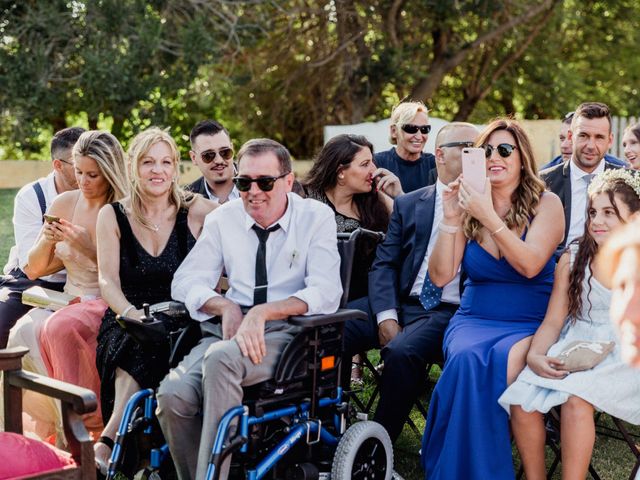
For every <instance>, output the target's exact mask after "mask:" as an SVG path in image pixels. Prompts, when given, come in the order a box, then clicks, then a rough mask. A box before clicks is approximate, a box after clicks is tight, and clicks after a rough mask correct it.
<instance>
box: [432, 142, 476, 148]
mask: <svg viewBox="0 0 640 480" xmlns="http://www.w3.org/2000/svg"><path fill="white" fill-rule="evenodd" d="M473 143H474V142H449V143H443V144H442V145H440V146H439V147H438V148H446V147H467V148H471V147H473Z"/></svg>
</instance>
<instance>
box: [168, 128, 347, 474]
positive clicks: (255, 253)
mask: <svg viewBox="0 0 640 480" xmlns="http://www.w3.org/2000/svg"><path fill="white" fill-rule="evenodd" d="M238 167H239V174H238V177H236V178H235V179H234V182H235V184H236V187H237V188H238V190H239V191H240V192H241V193H240V195H241V197H242V201H241V202H229V203H228V204H225V205H223V206H221V207H220V208H218V209H216V210H215V211H214V212H213V213H212V214H211V215H209V216H208V217H207V220H206V222H205V225H204V231H203V233H202V235H201V236H200V238H199V239H198V242H197V243H196V245H195V246H194V248H193V250H192V251H191V252H190V253H189V255H188V256H187V257H186V259H185V261H184V262H183V264H182V265H181V266H180V268H179V269H178V271H177V272H176V274H175V276H174V280H173V283H172V296H173V298H175V299H176V300H178V301H182V302H184V303H185V305H186V307H187V309H188V310H189V313H190V315H191V317H192V318H193V319H194V320H197V321H200V322H202V323H201V330H202V333H203V338H202V339H201V340H200V341H199V343H198V344H197V345H196V346H195V347H194V348H193V349H192V350H191V351H190V352H189V353H188V354H187V355H186V357H185V358H184V359H183V360H182V361H181V362H180V364H179V365H178V366H177V367H176V368H174V369H173V370H171V371H170V373H169V374H168V375H167V377H166V378H165V379H164V380H163V381H162V383H161V384H160V387H159V389H158V393H157V400H158V408H157V414H158V419H159V421H160V425H161V427H162V431H163V433H164V435H165V437H166V439H167V442H168V445H169V449H170V451H171V455H172V457H173V461H174V464H175V467H176V470H177V473H178V477H179V478H181V479H190V478H198V479H203V478H205V476H206V474H207V465H208V464H209V460H210V457H211V451H212V447H213V445H214V440H215V437H216V432H217V430H218V427H219V424H220V421H221V419H222V417H223V415H224V414H225V413H226V412H227V411H228V410H229V409H230V408H232V407H237V406H239V405H241V403H242V399H243V387H247V386H251V385H256V384H258V383H260V382H263V381H265V380H268V379H270V378H273V376H274V373H277V372H274V369H275V367H276V365H277V363H278V359H279V357H280V354H281V352H282V351H283V350H284V349H285V348H286V347H287V346H288V345H289V344H290V342H291V340H292V339H293V338H294V335H295V334H296V333H297V332H298V331H299V330H300V327H298V326H296V325H293V324H292V323H290V322H288V321H287V319H288V318H289V317H290V316H293V315H315V314H324V313H332V312H335V311H336V309H337V308H338V305H339V302H340V297H341V293H342V288H341V283H340V274H339V268H340V259H339V256H338V251H337V247H336V240H335V231H336V225H335V220H334V215H333V212H332V211H331V209H330V208H328V207H327V206H325V205H322V204H320V203H319V202H315V201H313V200H305V199H302V198H300V197H299V196H297V195H295V194H292V193H290V192H291V187H292V184H293V173H292V170H291V160H290V157H289V153H288V151H287V150H286V148H285V147H283V146H282V145H280V144H279V143H277V142H275V141H272V140H267V139H258V140H250V141H249V142H247V143H246V144H245V145H244V146H243V147H242V148H241V149H240V152H239V153H238ZM223 271H225V272H226V275H227V278H228V283H229V289H228V291H227V292H226V294H225V295H224V296H222V295H220V294H218V293H217V292H216V291H215V288H216V282H217V279H218V278H219V277H220V275H221V273H222V272H223ZM243 307H249V308H248V309H246V308H244V309H243ZM243 312H246V313H243ZM212 317H213V318H212ZM240 408H241V407H240ZM240 428H241V429H243V428H245V426H243V423H242V422H240ZM306 434H308V435H313V432H306ZM316 435H317V432H316ZM228 470H229V458H227V459H226V460H225V461H224V462H223V463H222V468H221V469H220V478H227V475H228Z"/></svg>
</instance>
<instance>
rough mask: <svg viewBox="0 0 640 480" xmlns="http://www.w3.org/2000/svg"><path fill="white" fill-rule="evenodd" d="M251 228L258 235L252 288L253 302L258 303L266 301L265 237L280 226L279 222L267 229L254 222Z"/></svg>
mask: <svg viewBox="0 0 640 480" xmlns="http://www.w3.org/2000/svg"><path fill="white" fill-rule="evenodd" d="M251 228H253V231H254V232H256V235H257V236H258V242H259V243H258V251H257V253H256V282H255V287H254V289H253V304H254V305H260V304H261V303H267V286H268V281H267V238H269V234H270V233H271V232H275V231H276V230H278V229H279V228H280V225H279V224H277V223H276V224H275V225H274V226H273V227H271V228H268V229H267V230H265V229H263V228H261V227H259V226H258V225H256V224H254V225H253V226H252V227H251Z"/></svg>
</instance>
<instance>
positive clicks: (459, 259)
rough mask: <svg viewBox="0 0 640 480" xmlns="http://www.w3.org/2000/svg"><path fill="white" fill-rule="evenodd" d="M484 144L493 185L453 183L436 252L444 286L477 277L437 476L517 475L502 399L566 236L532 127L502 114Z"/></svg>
mask: <svg viewBox="0 0 640 480" xmlns="http://www.w3.org/2000/svg"><path fill="white" fill-rule="evenodd" d="M477 144H478V145H479V146H481V147H482V148H483V149H484V150H485V153H486V177H487V179H486V181H485V188H484V192H483V193H480V192H478V191H476V190H475V189H473V188H472V187H471V186H470V184H469V183H470V182H469V181H468V180H467V179H465V178H464V174H463V176H462V177H461V178H459V179H458V180H456V181H455V182H453V183H451V184H449V191H448V192H445V194H443V210H444V216H443V221H442V223H441V224H440V234H439V235H438V237H437V241H436V245H435V247H434V250H433V253H432V254H431V256H430V259H429V267H428V276H429V279H430V280H431V282H432V283H433V284H434V285H435V286H436V287H441V286H443V285H446V284H447V283H448V282H449V281H450V280H451V279H452V278H453V277H454V276H455V275H456V273H457V271H458V269H459V268H460V266H461V265H462V266H463V268H464V270H465V272H466V273H467V275H468V280H467V282H466V284H465V290H464V292H463V295H462V297H461V300H460V308H459V310H458V312H457V313H456V314H455V315H454V316H453V318H452V319H451V321H450V323H449V327H448V328H447V330H446V332H445V336H444V341H443V350H444V355H445V365H444V369H443V372H442V375H441V377H440V380H439V381H438V383H437V385H436V388H435V390H434V393H433V396H432V400H431V403H430V405H429V415H428V418H427V425H426V429H425V434H424V438H423V447H422V453H423V456H422V464H423V466H424V468H425V471H426V474H427V478H429V479H432V480H433V479H450V478H465V479H470V480H473V479H478V480H480V479H487V478H491V479H498V480H501V479H512V478H514V471H513V463H512V459H511V441H510V438H509V419H508V416H507V414H506V412H505V411H504V409H502V408H501V407H500V406H499V405H498V402H497V400H498V397H499V396H500V395H501V394H502V392H503V391H504V390H505V388H506V387H507V385H508V384H510V383H511V382H512V381H513V380H514V379H515V378H516V377H517V375H518V374H519V373H520V371H521V370H522V369H523V368H524V365H525V357H526V353H527V350H528V348H529V344H530V342H531V337H532V335H533V334H534V333H535V331H536V329H537V327H538V326H539V325H540V323H541V321H542V319H543V318H544V314H545V311H546V307H547V303H548V301H549V297H550V294H551V287H552V285H553V272H554V267H555V261H554V258H553V253H554V251H555V249H556V248H557V246H558V244H559V243H560V242H561V241H562V238H563V235H564V227H563V226H564V221H563V210H562V205H561V203H560V200H559V198H558V197H557V196H556V195H554V194H553V193H549V192H545V191H544V190H545V187H544V183H543V182H542V181H541V180H540V179H539V178H538V176H537V170H536V163H535V160H534V156H533V151H532V148H531V144H530V142H529V139H528V137H527V135H526V133H525V132H524V130H523V129H522V127H521V126H520V125H519V124H518V123H517V122H515V121H514V120H511V119H498V120H495V121H493V122H492V123H491V124H489V125H488V126H487V128H486V129H485V130H484V131H483V132H482V133H481V135H480V138H479V139H478V141H477ZM437 290H438V289H437V288H434V291H435V292H437Z"/></svg>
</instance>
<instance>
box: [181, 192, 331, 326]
mask: <svg viewBox="0 0 640 480" xmlns="http://www.w3.org/2000/svg"><path fill="white" fill-rule="evenodd" d="M287 199H288V203H287V209H286V211H285V213H284V215H283V216H282V217H281V218H280V219H279V220H278V221H277V222H275V223H278V224H279V225H280V228H279V229H278V230H276V231H274V232H272V233H271V234H270V235H269V238H268V240H267V245H266V264H267V277H268V283H269V288H268V290H267V302H274V301H278V300H285V299H287V298H289V297H296V298H299V299H300V300H302V301H303V302H305V303H306V304H307V306H308V310H307V312H306V314H305V315H315V314H323V313H333V312H335V311H336V309H337V308H338V306H339V305H340V297H341V296H342V285H341V282H340V256H339V254H338V247H337V241H336V221H335V217H334V213H333V211H332V210H331V208H329V207H328V206H327V205H324V204H322V203H320V202H317V201H315V200H310V199H303V198H301V197H300V196H298V195H296V194H293V193H289V194H288V195H287ZM275 223H274V225H275ZM254 224H255V221H254V220H253V218H252V217H251V216H250V215H248V214H247V213H246V211H245V210H244V204H243V202H242V200H233V201H230V202H226V203H225V204H224V205H222V206H221V207H219V208H217V209H215V210H214V211H213V212H211V213H210V214H209V215H207V218H206V219H205V223H204V227H203V230H202V234H201V235H200V237H199V238H198V241H197V242H196V244H195V246H194V247H193V249H192V250H191V252H189V254H188V255H187V257H186V258H185V259H184V261H183V262H182V264H181V265H180V267H179V268H178V270H177V271H176V273H175V275H174V277H173V282H172V283H171V296H172V297H173V298H174V299H176V300H178V301H181V302H184V303H185V305H186V307H187V309H188V310H189V313H190V314H191V317H192V318H193V319H194V320H199V321H204V320H207V319H209V318H211V315H209V314H206V313H203V312H201V311H200V308H201V307H202V306H203V305H204V304H205V302H206V301H207V300H209V299H210V298H213V297H217V296H220V294H219V293H217V292H216V291H215V290H214V289H215V288H216V285H217V283H218V279H219V278H220V275H221V274H222V272H223V270H224V271H225V272H226V276H227V278H228V281H229V290H227V292H226V294H225V297H226V298H228V299H229V300H231V301H233V302H235V303H237V304H238V305H241V306H251V305H253V290H254V286H255V268H256V252H257V249H258V237H257V236H256V234H255V232H254V231H253V230H252V228H251V227H252V226H253V225H254Z"/></svg>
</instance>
